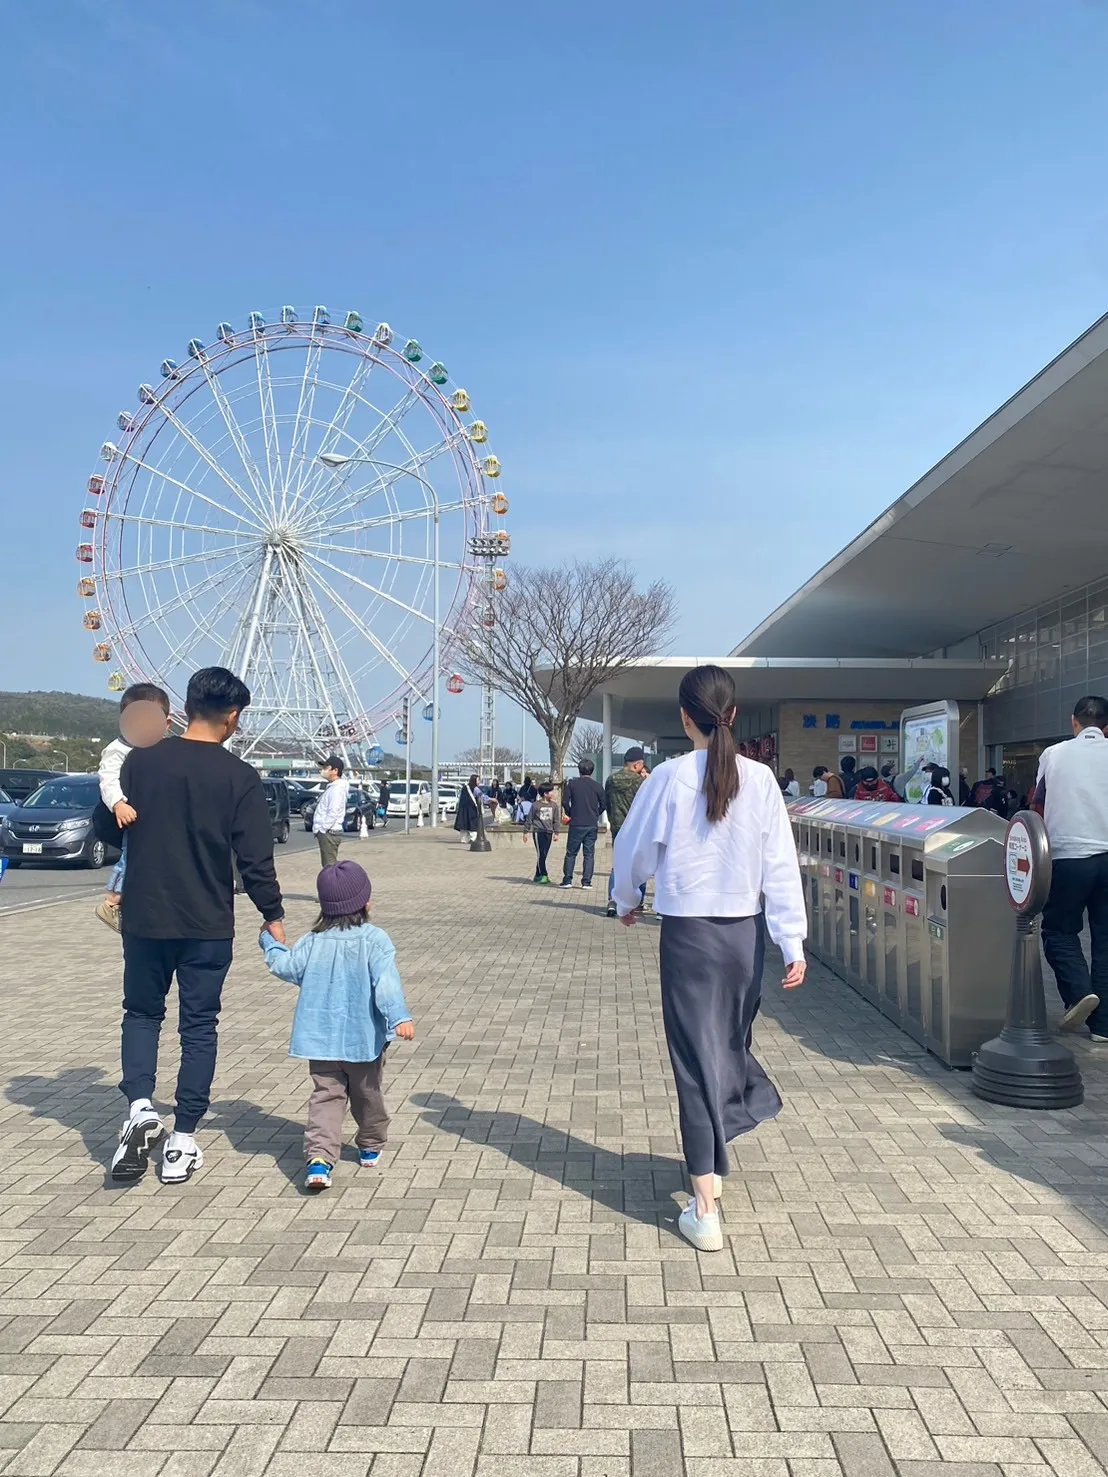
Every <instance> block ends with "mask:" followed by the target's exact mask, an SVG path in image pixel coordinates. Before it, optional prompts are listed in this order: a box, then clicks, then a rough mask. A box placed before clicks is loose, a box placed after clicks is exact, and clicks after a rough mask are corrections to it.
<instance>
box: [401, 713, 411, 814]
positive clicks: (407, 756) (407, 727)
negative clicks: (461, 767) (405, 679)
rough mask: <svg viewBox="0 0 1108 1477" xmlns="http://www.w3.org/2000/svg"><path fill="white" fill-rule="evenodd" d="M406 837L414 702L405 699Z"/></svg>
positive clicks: (409, 801) (409, 810)
mask: <svg viewBox="0 0 1108 1477" xmlns="http://www.w3.org/2000/svg"><path fill="white" fill-rule="evenodd" d="M403 723H404V835H405V836H407V835H408V834H409V833H410V832H411V829H412V700H411V698H410V697H405V699H404V718H403Z"/></svg>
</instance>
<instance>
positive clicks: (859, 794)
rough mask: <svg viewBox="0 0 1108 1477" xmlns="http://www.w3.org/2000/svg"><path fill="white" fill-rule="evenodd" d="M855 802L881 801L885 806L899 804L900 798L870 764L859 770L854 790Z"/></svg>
mask: <svg viewBox="0 0 1108 1477" xmlns="http://www.w3.org/2000/svg"><path fill="white" fill-rule="evenodd" d="M854 798H855V800H882V801H884V802H885V803H886V804H889V803H890V802H892V803H893V804H896V805H899V804H900V796H899V795H898V794H897V793H896V791H895V790H894V789H893V787H892V785H890V784H889V783H888V781H887V780H883V779H882V778H881V776H880V775H879V774H878V773H877V771H876V769H874V767H873V766H872V764H870V765H867V766H866V768H865V769H863V770H860V771H859V774H858V784H857V786H856V788H855V790H854Z"/></svg>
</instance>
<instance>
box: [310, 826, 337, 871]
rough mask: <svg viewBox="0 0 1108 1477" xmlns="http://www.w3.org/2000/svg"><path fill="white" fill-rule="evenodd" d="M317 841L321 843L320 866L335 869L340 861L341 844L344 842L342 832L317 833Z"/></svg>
mask: <svg viewBox="0 0 1108 1477" xmlns="http://www.w3.org/2000/svg"><path fill="white" fill-rule="evenodd" d="M315 839H316V840H317V841H318V842H319V865H320V866H321V867H333V866H334V864H335V863H336V862H337V861H338V859H339V842H340V841H341V840H342V832H341V831H317V832H316V837H315Z"/></svg>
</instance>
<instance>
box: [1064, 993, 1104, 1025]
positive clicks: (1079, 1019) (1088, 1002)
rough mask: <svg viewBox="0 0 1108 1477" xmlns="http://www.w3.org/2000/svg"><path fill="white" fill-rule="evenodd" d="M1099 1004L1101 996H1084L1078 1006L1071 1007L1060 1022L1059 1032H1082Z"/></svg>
mask: <svg viewBox="0 0 1108 1477" xmlns="http://www.w3.org/2000/svg"><path fill="white" fill-rule="evenodd" d="M1099 1004H1100V996H1099V995H1084V996H1082V998H1081V999H1080V1000H1079V1001H1078V1002H1077V1004H1076V1005H1071V1006H1070V1008H1069V1010H1067V1011H1066V1012H1065V1014H1064V1015H1063V1016H1062V1019H1061V1020H1060V1021H1059V1022H1058V1029H1059V1031H1080V1029H1081V1027H1082V1026H1083V1025H1084V1024H1085V1022H1086V1021H1087V1020H1088V1019H1089V1017H1090V1016H1091V1015H1092V1013H1093V1011H1094V1010H1095V1009H1096V1008H1097V1006H1098V1005H1099Z"/></svg>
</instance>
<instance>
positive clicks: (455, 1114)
mask: <svg viewBox="0 0 1108 1477" xmlns="http://www.w3.org/2000/svg"><path fill="white" fill-rule="evenodd" d="M410 1101H411V1102H412V1103H414V1104H415V1105H416V1107H417V1108H422V1109H424V1110H425V1111H424V1113H423V1119H424V1121H425V1122H426V1123H430V1124H432V1125H433V1126H434V1127H435V1128H437V1129H441V1130H442V1132H444V1133H453V1134H456V1135H457V1137H458V1138H460V1139H464V1140H465V1141H466V1142H467V1143H470V1144H476V1145H478V1146H479V1147H480V1148H482V1149H498V1150H499V1151H500V1152H501V1153H502V1154H503V1155H504V1156H505V1157H506V1158H508V1159H511V1160H512V1161H513V1162H514V1163H516V1164H519V1165H521V1166H522V1167H523V1168H524V1169H529V1170H531V1171H532V1172H533V1173H534V1174H541V1175H545V1176H546V1178H547V1179H549V1180H552V1181H553V1182H554V1183H555V1184H556V1185H563V1186H564V1187H565V1188H566V1189H568V1190H576V1191H577V1193H578V1194H579V1195H584V1196H586V1197H587V1198H588V1199H590V1200H592V1202H593V1204H594V1205H602V1206H603V1207H604V1208H605V1209H606V1210H607V1211H609V1212H611V1214H610V1215H609V1216H605V1217H601V1219H605V1220H608V1219H610V1220H613V1221H622V1220H630V1221H638V1222H639V1223H640V1224H642V1225H644V1226H652V1227H655V1226H656V1227H660V1228H661V1229H663V1230H666V1231H669V1232H670V1233H671V1234H672V1235H673V1236H674V1238H675V1239H680V1237H679V1234H678V1231H677V1216H678V1213H679V1211H680V1210H681V1209H683V1208H684V1195H685V1194H686V1193H687V1191H688V1181H687V1180H686V1178H685V1166H684V1164H683V1162H682V1161H680V1160H678V1159H665V1158H662V1157H660V1156H658V1155H651V1154H639V1153H630V1154H619V1153H616V1152H614V1151H613V1150H611V1149H600V1148H597V1146H596V1145H595V1144H589V1143H586V1142H585V1141H584V1139H579V1138H575V1137H574V1135H573V1134H571V1133H566V1132H565V1131H564V1130H563V1129H560V1128H551V1127H549V1126H548V1125H547V1124H545V1123H539V1122H537V1121H536V1120H535V1119H534V1118H526V1117H524V1116H523V1115H522V1114H520V1113H488V1112H484V1111H482V1110H481V1109H478V1108H467V1107H466V1105H465V1104H464V1103H461V1102H459V1101H458V1099H457V1098H454V1097H450V1096H449V1095H448V1094H447V1093H442V1092H417V1093H413V1094H412V1096H411V1098H410ZM677 1193H681V1194H682V1203H681V1205H680V1206H678V1205H677V1204H676V1203H675V1202H674V1199H673V1196H674V1195H675V1194H677ZM682 1244H683V1243H682Z"/></svg>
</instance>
